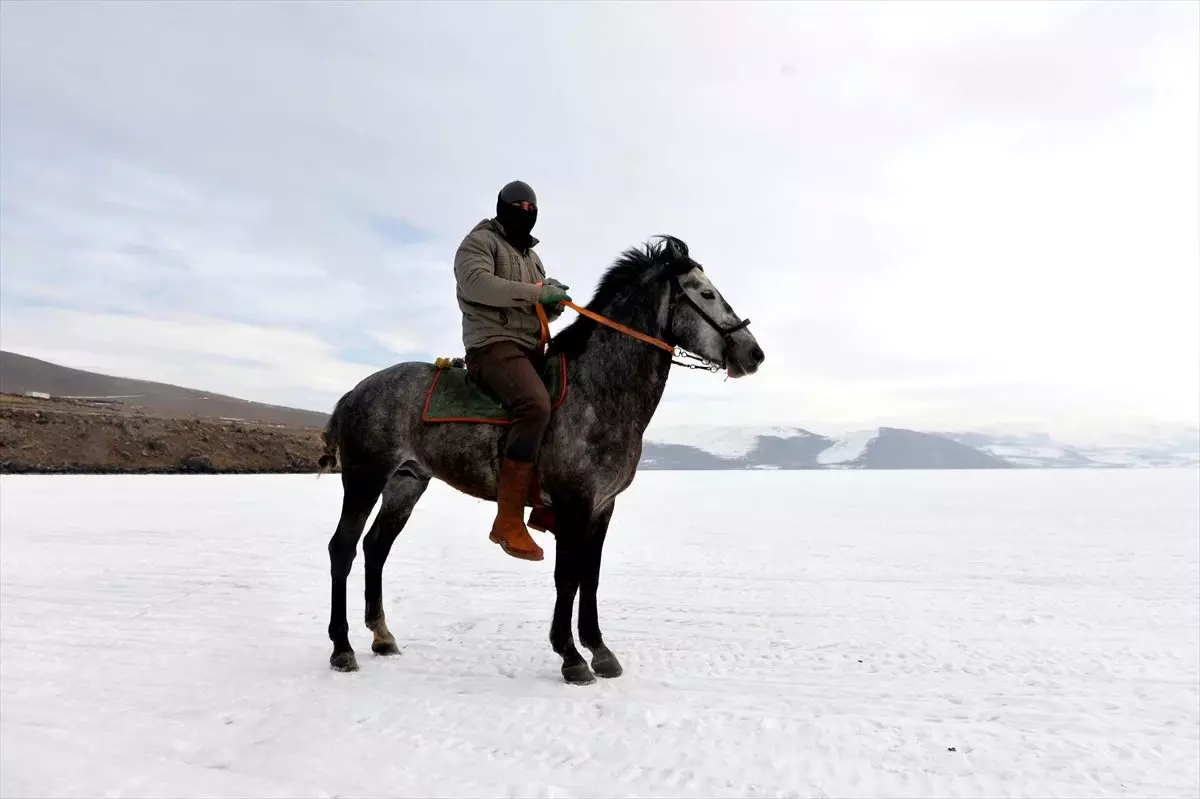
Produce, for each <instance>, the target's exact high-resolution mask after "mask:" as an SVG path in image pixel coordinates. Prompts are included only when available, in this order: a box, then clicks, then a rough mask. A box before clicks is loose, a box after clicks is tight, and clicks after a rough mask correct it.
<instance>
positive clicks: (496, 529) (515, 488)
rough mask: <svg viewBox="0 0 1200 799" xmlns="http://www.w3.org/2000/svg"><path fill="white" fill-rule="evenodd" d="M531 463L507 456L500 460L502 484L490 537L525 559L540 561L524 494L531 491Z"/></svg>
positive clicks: (501, 546) (539, 548) (499, 488)
mask: <svg viewBox="0 0 1200 799" xmlns="http://www.w3.org/2000/svg"><path fill="white" fill-rule="evenodd" d="M532 471H533V464H532V463H522V462H521V461H514V460H509V459H508V458H505V459H504V460H502V461H500V485H499V487H498V490H497V492H496V521H495V522H493V523H492V533H491V535H489V536H488V538H489V539H490V540H491V541H494V542H495V543H497V544H499V545H500V548H501V549H503V550H504V551H505V552H507V553H508V554H509V555H512V556H513V557H514V558H521V559H522V560H541V559H542V558H543V554H542V548H541V547H539V546H538V545H537V542H536V541H534V540H533V536H531V535H530V534H529V530H528V529H527V528H526V527H525V497H526V495H527V494H528V492H529V478H530V474H531V473H532Z"/></svg>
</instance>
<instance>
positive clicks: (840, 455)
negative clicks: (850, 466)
mask: <svg viewBox="0 0 1200 799" xmlns="http://www.w3.org/2000/svg"><path fill="white" fill-rule="evenodd" d="M831 437H832V438H834V439H835V443H834V445H833V446H832V447H829V448H827V449H824V450H822V451H821V452H820V454H818V455H817V463H820V464H823V465H826V466H830V465H833V464H838V463H850V462H851V461H854V460H857V459H858V458H859V457H861V456H862V454H863V452H865V451H866V449H867V445H868V444H870V443H871V442H872V441H874V440H875V439H876V438H878V437H879V431H878V430H856V431H855V432H853V433H846V434H843V435H840V436H831Z"/></svg>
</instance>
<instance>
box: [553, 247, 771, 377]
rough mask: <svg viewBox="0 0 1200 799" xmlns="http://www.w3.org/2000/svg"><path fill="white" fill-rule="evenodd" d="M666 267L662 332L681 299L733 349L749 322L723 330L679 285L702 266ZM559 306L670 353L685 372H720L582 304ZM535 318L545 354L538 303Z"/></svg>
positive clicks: (703, 360)
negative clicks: (668, 273) (667, 283)
mask: <svg viewBox="0 0 1200 799" xmlns="http://www.w3.org/2000/svg"><path fill="white" fill-rule="evenodd" d="M667 268H668V269H670V270H671V293H670V295H669V296H668V305H667V322H666V325H665V327H664V329H665V330H670V329H671V323H672V322H673V321H674V320H675V308H676V306H677V304H678V300H679V298H680V297H682V298H683V299H684V301H686V302H687V304H688V305H690V306H692V309H693V310H694V311H695V312H696V313H697V314H699V316H700V318H701V319H703V320H704V322H705V323H706V324H707V325H708V326H709V327H711V328H712V329H713V330H715V331H716V332H717V333H719V334H720V336H721V338H722V339H723V340H724V341H725V343H726V345H727V346H732V343H733V342H732V341H730V339H731V337H732V336H733V334H734V333H736V332H738V331H739V330H741V329H743V328H745V327H747V326H748V325H749V324H750V320H749V319H743V320H742V321H740V322H738V323H737V324H736V325H733V326H732V327H722V326H721V324H720V323H719V322H718V321H717V320H716V319H713V318H712V316H711V315H710V314H709V313H708V311H705V310H704V309H703V308H701V307H700V303H698V302H696V301H695V300H694V299H692V295H690V294H688V292H687V290H686V289H685V288H684V287H683V284H682V283H680V282H679V278H680V277H681V276H683V275H685V274H687V273H688V272H690V271H691V270H692V269H701V270H702V269H703V267H701V266H699V264H696V263H694V262H693V263H690V264H688V265H687V268H686V269H680V268H678V267H675V266H674V264H671V265H668V267H667ZM538 285H539V286H540V285H541V283H539V284H538ZM562 305H563V306H565V307H567V308H570V309H571V310H573V311H575V312H576V313H578V314H580V315H581V316H586V317H587V318H588V319H591V320H592V321H593V322H598V323H600V324H602V325H605V326H606V327H610V328H612V329H613V330H616V331H617V332H619V333H624V334H625V335H627V336H631V337H633V338H636V339H637V340H639V341H644V342H645V343H647V344H650V345H652V346H655V347H658V348H659V349H661V350H664V351H666V352H669V353H671V363H672V364H673V365H675V366H682V367H684V368H686V369H703V370H705V371H708V372H713V373H716V372H719V371H720V370H721V366H720V365H718V364H716V363H713V362H712V361H710V360H709V359H708V358H705V357H703V356H700V355H696V354H695V353H693V352H688V351H687V350H685V349H683V348H682V347H679V346H676V345H674V344H668V343H667V342H666V341H665V340H663V339H661V338H656V337H654V336H651V335H647V334H646V333H643V332H641V331H639V330H634V329H633V328H631V327H628V326H626V325H623V324H621V323H620V322H614V321H613V320H612V319H609V318H608V317H607V316H601V315H600V314H598V313H596V312H595V311H591V310H588V309H587V308H584V307H583V306H581V305H576V304H575V303H574V302H571V301H570V300H564V301H563V302H562ZM537 315H538V321H539V322H540V323H541V327H542V349H543V351H544V350H545V348H546V345H547V344H548V343H549V341H550V320H549V319H548V318H547V316H546V309H545V308H543V307H542V306H541V305H540V304H539V305H537ZM726 368H728V367H726Z"/></svg>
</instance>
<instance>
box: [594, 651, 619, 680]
mask: <svg viewBox="0 0 1200 799" xmlns="http://www.w3.org/2000/svg"><path fill="white" fill-rule="evenodd" d="M592 670H593V671H595V672H596V676H597V677H603V678H605V679H612V678H613V677H620V676H621V675H622V674H624V673H625V670H624V669H622V668H621V661H619V660H617V656H616V655H614V654H613V653H612V652H609V651H608V650H607V649H606V650H604V651H602V652H599V653H597V654H596V655H595V656H594V657H592Z"/></svg>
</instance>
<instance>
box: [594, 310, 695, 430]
mask: <svg viewBox="0 0 1200 799" xmlns="http://www.w3.org/2000/svg"><path fill="white" fill-rule="evenodd" d="M599 313H601V314H603V315H606V316H608V315H609V314H608V312H607V310H601V311H599ZM655 317H656V314H655V313H654V311H653V309H652V308H644V309H640V312H639V311H634V312H633V313H626V314H613V315H611V316H609V318H610V319H613V321H617V322H620V323H621V324H624V325H626V326H628V327H630V328H633V329H634V330H639V331H644V332H648V333H650V334H652V335H655V336H657V335H659V330H658V327H659V324H658V323H657V322H656V321H655ZM574 366H575V367H576V374H577V375H578V377H577V379H579V380H581V381H582V384H583V387H584V390H585V391H586V392H587V395H588V400H589V402H590V404H591V405H592V407H593V408H594V409H595V411H596V413H597V415H598V416H599V418H600V419H602V420H604V423H605V424H610V425H615V426H617V427H619V428H620V429H621V430H622V431H627V432H630V433H634V434H636V435H637V436H638V437H640V436H641V434H642V433H643V432H644V431H645V429H646V427H647V426H648V425H649V424H650V420H651V419H652V418H653V417H654V412H655V411H656V410H658V405H659V403H660V402H661V400H662V396H663V392H664V391H665V390H666V387H667V378H668V377H669V376H670V372H671V357H670V356H669V355H668V354H667V353H666V352H664V351H663V350H661V349H659V348H658V347H655V346H653V345H651V344H647V343H646V342H644V341H639V340H637V339H635V338H633V337H632V336H629V335H626V334H624V333H621V332H618V331H616V330H612V329H611V328H608V327H606V326H604V325H600V324H597V325H596V328H595V329H594V330H593V331H592V333H591V336H590V337H589V339H588V342H587V346H586V347H584V349H583V351H582V352H581V353H580V354H579V355H578V356H577V357H576V358H575V364H574Z"/></svg>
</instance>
